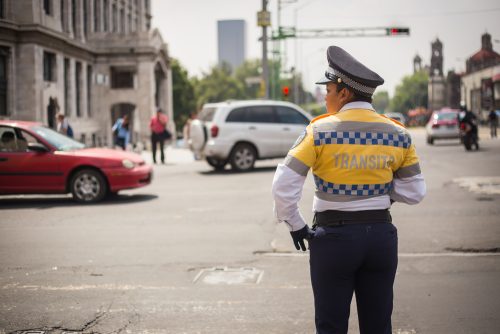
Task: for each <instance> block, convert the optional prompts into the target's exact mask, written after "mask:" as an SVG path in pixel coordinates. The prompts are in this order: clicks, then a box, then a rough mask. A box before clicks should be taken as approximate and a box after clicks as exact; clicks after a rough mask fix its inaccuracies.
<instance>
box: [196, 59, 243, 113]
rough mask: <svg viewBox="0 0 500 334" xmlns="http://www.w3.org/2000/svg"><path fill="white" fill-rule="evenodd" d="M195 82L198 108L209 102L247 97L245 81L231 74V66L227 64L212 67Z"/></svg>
mask: <svg viewBox="0 0 500 334" xmlns="http://www.w3.org/2000/svg"><path fill="white" fill-rule="evenodd" d="M193 83H194V85H195V94H196V105H197V107H198V108H201V106H203V104H205V103H209V102H220V101H225V100H229V99H233V100H236V99H244V98H245V87H244V83H243V82H241V81H239V80H238V79H236V78H235V77H234V76H232V75H231V67H230V66H228V65H227V64H223V65H222V66H214V67H212V68H211V70H210V72H209V73H206V74H205V73H204V74H203V77H202V78H201V79H199V80H195V81H193Z"/></svg>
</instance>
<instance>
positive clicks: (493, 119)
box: [488, 109, 498, 138]
mask: <svg viewBox="0 0 500 334" xmlns="http://www.w3.org/2000/svg"><path fill="white" fill-rule="evenodd" d="M488 121H489V122H490V136H491V138H496V137H497V127H498V115H497V113H496V112H495V109H491V111H490V113H489V115H488Z"/></svg>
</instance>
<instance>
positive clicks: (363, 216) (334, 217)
mask: <svg viewBox="0 0 500 334" xmlns="http://www.w3.org/2000/svg"><path fill="white" fill-rule="evenodd" d="M390 222H392V217H391V213H390V212H389V209H385V210H364V211H339V210H327V211H322V212H316V213H315V215H314V224H313V225H314V226H338V225H345V224H367V223H390Z"/></svg>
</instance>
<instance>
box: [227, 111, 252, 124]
mask: <svg viewBox="0 0 500 334" xmlns="http://www.w3.org/2000/svg"><path fill="white" fill-rule="evenodd" d="M246 121H247V108H236V109H233V110H232V111H231V112H230V113H229V115H228V116H227V118H226V122H246Z"/></svg>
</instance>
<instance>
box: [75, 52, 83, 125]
mask: <svg viewBox="0 0 500 334" xmlns="http://www.w3.org/2000/svg"><path fill="white" fill-rule="evenodd" d="M75 88H76V116H77V117H81V116H82V63H80V62H79V61H77V62H76V66H75Z"/></svg>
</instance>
